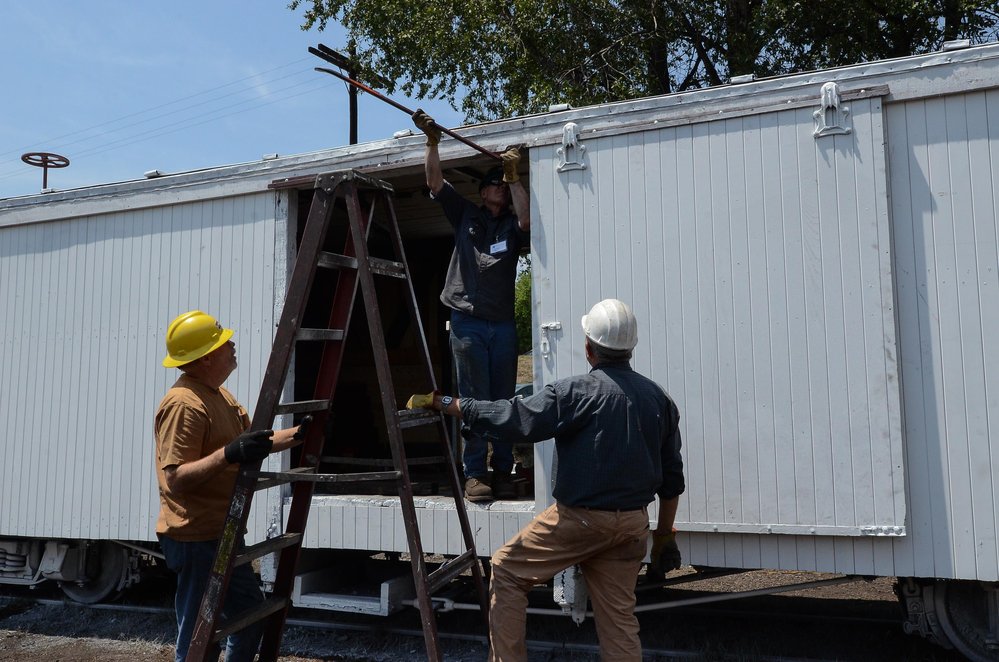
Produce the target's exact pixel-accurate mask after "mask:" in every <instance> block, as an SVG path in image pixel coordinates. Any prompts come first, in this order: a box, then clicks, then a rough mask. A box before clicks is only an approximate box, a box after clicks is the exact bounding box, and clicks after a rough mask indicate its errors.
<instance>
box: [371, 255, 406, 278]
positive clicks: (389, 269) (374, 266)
mask: <svg viewBox="0 0 999 662" xmlns="http://www.w3.org/2000/svg"><path fill="white" fill-rule="evenodd" d="M368 265H369V266H370V267H371V273H373V274H378V275H379V276H391V277H392V278H405V277H406V268H405V267H404V266H403V264H402V262H395V261H393V260H384V259H382V258H380V257H369V258H368Z"/></svg>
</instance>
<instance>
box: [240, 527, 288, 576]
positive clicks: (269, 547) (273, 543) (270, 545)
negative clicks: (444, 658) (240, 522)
mask: <svg viewBox="0 0 999 662" xmlns="http://www.w3.org/2000/svg"><path fill="white" fill-rule="evenodd" d="M301 540H302V534H301V533H282V534H281V535H279V536H277V537H276V538H268V539H267V540H264V541H262V542H258V543H257V544H255V545H250V546H249V547H247V548H246V549H244V550H243V551H242V552H240V553H239V554H237V555H236V556H235V557H233V559H232V567H234V568H235V567H238V566H241V565H245V564H247V563H249V562H250V561H252V560H253V559H259V558H260V557H261V556H267V555H268V554H270V553H271V552H276V551H277V550H279V549H284V548H285V547H291V546H292V545H297V544H298V543H299V541H301Z"/></svg>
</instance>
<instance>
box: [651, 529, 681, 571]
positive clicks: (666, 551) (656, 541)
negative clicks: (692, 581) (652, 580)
mask: <svg viewBox="0 0 999 662" xmlns="http://www.w3.org/2000/svg"><path fill="white" fill-rule="evenodd" d="M681 564H682V561H681V559H680V548H679V547H677V546H676V531H671V532H669V533H658V532H657V531H653V532H652V552H651V553H650V554H649V567H648V570H647V571H646V572H647V573H648V574H649V575H651V576H653V577H665V576H666V573H668V572H669V571H670V570H678V569H679V568H680V565H681Z"/></svg>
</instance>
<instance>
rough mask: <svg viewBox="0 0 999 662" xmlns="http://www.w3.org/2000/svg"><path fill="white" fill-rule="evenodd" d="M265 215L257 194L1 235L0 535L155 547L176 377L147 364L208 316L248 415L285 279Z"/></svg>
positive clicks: (270, 211) (269, 205)
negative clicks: (171, 326) (231, 346)
mask: <svg viewBox="0 0 999 662" xmlns="http://www.w3.org/2000/svg"><path fill="white" fill-rule="evenodd" d="M275 208H276V206H275V195H274V194H273V193H270V192H268V193H261V194H257V195H252V196H243V197H237V198H228V199H218V200H207V201H203V202H197V203H189V204H180V205H172V206H165V207H158V208H151V209H145V210H136V211H123V212H118V213H108V214H101V215H94V216H88V217H83V218H73V219H66V220H60V221H53V222H46V223H37V224H27V225H15V226H9V227H5V228H2V229H0V309H2V310H3V317H2V321H0V327H2V328H0V337H2V339H3V340H2V342H3V347H4V356H5V361H4V369H3V371H2V372H0V375H2V376H0V395H2V397H0V411H2V414H0V418H2V419H3V420H4V422H5V425H6V434H5V438H4V441H3V447H4V452H3V455H4V460H3V464H2V468H0V503H2V504H3V507H2V508H0V535H16V536H37V537H45V536H53V537H71V538H110V539H116V538H117V539H131V540H151V539H153V538H154V530H155V524H156V517H157V513H158V510H159V500H158V495H157V488H156V480H155V475H154V469H153V467H154V459H153V454H154V442H153V433H152V429H153V413H154V411H155V409H156V406H157V404H158V403H159V401H160V399H161V398H162V396H163V394H164V393H165V392H166V390H167V388H169V386H170V384H171V383H172V382H173V381H174V380H175V379H176V377H177V375H178V372H177V371H176V370H167V369H163V368H159V369H158V370H157V371H156V372H154V373H153V374H154V375H155V379H148V378H146V377H145V375H147V374H148V372H147V371H148V366H150V365H154V366H158V365H159V362H160V361H161V360H162V358H163V354H164V333H165V330H166V326H167V323H168V322H169V321H170V319H172V318H173V317H174V316H176V315H177V314H179V313H181V312H183V311H185V310H189V309H192V308H201V309H204V310H206V311H209V312H212V313H213V314H215V315H216V316H217V317H218V318H219V319H220V321H221V322H222V323H223V324H225V325H228V326H231V327H233V328H234V329H235V331H236V335H235V340H236V343H237V352H238V358H239V363H240V367H239V368H238V369H237V371H236V373H235V374H234V375H233V377H232V378H230V380H229V382H228V383H227V387H228V388H229V389H230V390H232V391H233V392H234V393H235V394H236V396H237V397H238V398H239V399H240V401H241V402H243V403H245V404H246V405H247V407H249V408H251V411H252V407H253V404H254V401H255V400H256V397H257V392H258V390H259V385H260V382H261V378H262V372H263V366H264V364H265V362H266V359H267V355H268V353H269V351H270V343H271V338H272V328H273V309H274V301H275V299H276V298H277V296H276V295H277V293H276V292H275V282H276V277H275V271H280V270H283V269H284V268H285V264H284V262H283V258H282V261H281V263H280V264H275V242H276V234H275V233H276V232H277V231H278V230H277V227H278V225H279V223H278V221H277V219H276V218H275ZM280 227H281V230H280V231H281V232H284V230H283V228H284V221H283V219H282V221H281V222H280ZM281 244H282V245H283V241H282V242H281ZM277 281H280V282H283V281H282V279H281V278H280V277H278V278H277ZM280 294H281V296H282V297H283V290H282V291H281V293H280Z"/></svg>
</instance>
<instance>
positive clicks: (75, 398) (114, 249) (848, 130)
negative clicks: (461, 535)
mask: <svg viewBox="0 0 999 662" xmlns="http://www.w3.org/2000/svg"><path fill="white" fill-rule="evenodd" d="M997 88H999V45H986V46H981V47H975V48H964V49H950V50H945V51H943V52H940V53H936V54H931V55H926V56H919V57H911V58H902V59H898V60H891V61H885V62H877V63H871V64H865V65H858V66H853V67H844V68H839V69H833V70H827V71H820V72H812V73H807V74H800V75H794V76H787V77H781V78H775V79H768V80H761V81H756V82H751V83H746V84H741V85H728V86H722V87H717V88H711V89H706V90H699V91H693V92H687V93H683V94H676V95H669V96H664V97H656V98H648V99H640V100H635V101H628V102H620V103H614V104H606V105H602V106H595V107H591V108H582V109H570V110H561V111H558V112H551V113H547V114H540V115H534V116H529V117H523V118H516V119H510V120H504V121H500V122H493V123H489V124H483V125H477V126H471V127H465V128H464V129H462V133H463V134H464V135H465V136H466V137H468V138H471V139H472V140H475V141H477V142H479V143H481V144H483V145H484V146H486V147H489V148H492V149H497V150H498V149H502V148H503V147H505V146H506V145H509V144H514V143H519V144H524V145H526V146H527V148H528V153H529V159H528V161H529V164H528V170H529V181H530V190H531V205H532V215H533V219H534V225H533V231H532V246H531V251H532V258H533V260H532V264H533V297H534V300H533V303H534V322H535V324H534V327H535V336H534V340H535V342H534V347H535V352H534V357H535V358H534V361H535V366H534V367H535V381H536V383H538V384H543V383H547V382H550V381H552V380H554V379H557V378H560V377H565V376H568V375H571V374H573V373H578V372H581V371H583V370H585V368H586V364H585V360H584V358H583V353H582V331H581V329H580V327H579V317H580V315H581V314H582V313H583V312H585V311H586V310H587V309H588V307H589V305H591V304H592V303H593V302H594V301H596V300H598V299H601V298H604V297H608V296H615V297H618V298H621V299H624V300H626V301H629V302H630V303H632V305H633V306H634V308H635V310H636V313H637V315H638V319H639V323H640V331H639V337H640V343H639V346H638V348H637V351H636V355H635V360H634V365H635V367H636V369H638V370H639V371H640V372H643V373H644V374H647V375H649V376H650V377H652V378H654V379H656V380H657V381H659V382H660V383H661V384H663V385H664V386H665V387H666V388H667V390H668V391H669V392H670V393H671V394H672V395H673V397H674V398H675V399H676V401H677V404H678V405H679V407H680V410H681V414H682V421H681V424H682V434H683V439H684V459H685V466H686V476H687V484H688V490H687V493H686V494H685V495H684V497H683V498H682V500H681V507H680V512H679V514H678V522H677V526H678V528H679V529H680V530H681V531H682V532H683V534H682V535H681V537H680V540H681V548H682V550H683V554H684V558H685V560H686V561H687V562H688V563H691V564H694V565H704V566H722V567H728V568H774V569H796V570H814V571H821V572H834V573H843V574H849V575H878V576H895V577H899V578H901V583H900V584H901V592H902V593H903V599H904V601H905V603H906V605H907V607H908V608H909V612H910V614H909V626H910V627H911V628H912V629H914V630H918V631H920V632H922V633H923V634H926V635H932V636H935V637H936V638H937V639H938V640H940V641H943V642H946V641H947V640H948V639H949V640H950V641H951V643H954V644H956V645H957V646H959V647H960V648H961V649H962V650H963V651H964V652H965V653H966V654H968V655H970V656H979V657H982V658H986V657H988V656H989V655H994V654H995V650H996V649H995V648H994V642H995V640H996V639H999V625H997V623H999V595H997V592H996V590H995V588H994V586H995V585H994V583H995V582H997V581H999V538H997V528H999V515H997V495H999V486H997V484H996V481H995V480H994V479H993V475H994V474H996V473H999V472H997V471H996V470H997V469H999V454H994V453H993V451H992V446H991V443H990V439H991V437H992V426H993V425H995V422H996V421H999V396H997V395H996V394H997V393H999V236H997V221H996V216H997V212H999V209H997V207H999V199H997V186H996V183H997V181H999V161H997V159H999V157H997V156H996V155H997V154H999V118H997V117H999V116H997V115H996V113H995V112H994V111H993V112H990V108H994V107H996V105H997V101H999V97H997V94H999V92H997ZM407 122H408V120H407V118H405V116H400V119H399V127H405V126H406V125H407ZM390 132H391V129H389V128H387V130H386V134H388V133H390ZM422 145H423V139H422V137H421V136H419V135H415V136H413V135H409V134H407V133H406V132H402V133H400V134H397V136H396V137H395V138H393V139H390V140H384V141H379V142H373V143H368V144H365V145H359V146H352V147H344V148H339V149H332V150H326V151H322V152H316V153H314V154H306V155H299V156H294V157H283V158H276V159H268V160H262V161H260V162H256V163H248V164H241V165H235V166H227V167H221V168H216V169H210V170H203V171H197V172H190V173H182V174H177V175H169V176H165V177H159V178H155V179H148V180H139V181H134V182H125V183H121V184H113V185H107V186H95V187H90V188H85V189H79V190H73V191H64V192H55V193H48V194H44V195H33V196H26V197H23V198H13V199H8V200H2V201H0V306H2V310H3V313H4V316H3V319H2V322H0V324H2V333H0V338H2V342H3V346H4V350H5V351H4V355H5V357H6V360H5V362H4V367H3V371H2V375H0V409H2V418H3V420H4V421H5V422H6V427H7V432H8V434H7V436H6V439H5V441H4V461H3V465H2V467H0V503H2V504H3V507H2V508H0V582H2V581H8V582H16V583H33V582H37V581H41V580H43V579H45V578H51V579H56V580H60V581H62V582H63V583H64V586H67V587H69V589H70V590H69V591H68V592H70V593H71V595H72V594H73V593H72V591H75V592H76V597H78V599H99V598H100V597H103V595H104V594H106V592H107V591H109V590H111V589H113V588H117V587H119V586H120V585H122V584H124V583H127V582H128V581H130V579H131V578H132V577H133V573H132V572H131V570H130V569H129V563H130V562H132V561H133V560H134V559H133V557H132V554H131V553H128V552H125V551H122V550H125V549H135V548H140V549H149V548H150V547H151V546H150V545H149V543H151V542H153V541H154V540H155V536H154V535H153V528H154V523H155V518H156V511H157V498H156V484H155V480H154V476H153V470H152V450H153V446H152V435H151V426H152V422H151V421H152V413H153V410H154V408H155V406H156V404H157V402H158V400H159V397H160V396H161V394H162V393H163V392H164V391H165V389H166V388H167V386H168V385H169V383H170V382H171V380H172V379H173V378H174V375H173V374H171V371H166V370H164V369H162V368H160V367H159V360H160V358H161V354H162V351H163V341H162V336H163V329H164V327H165V324H166V322H167V321H168V320H169V319H171V318H172V316H173V315H175V314H176V313H178V312H180V311H181V310H184V309H187V308H193V307H201V308H204V309H208V310H211V311H212V312H214V313H216V314H217V315H218V316H219V317H220V318H221V319H222V320H223V321H224V322H225V323H227V324H229V325H232V326H233V327H234V328H235V329H236V339H237V342H238V344H239V355H240V368H239V369H238V370H237V372H236V373H235V375H234V377H233V379H232V380H231V381H230V386H231V387H232V388H233V390H234V391H235V393H236V394H237V396H238V397H239V399H240V400H241V401H243V402H244V403H245V404H247V405H248V406H249V407H251V408H252V406H253V404H254V400H255V397H256V389H257V388H258V386H259V383H260V379H261V373H262V369H263V365H264V363H265V360H266V356H267V353H268V350H269V341H270V339H271V337H272V332H273V324H274V322H275V320H276V319H277V313H278V311H279V310H280V305H281V299H282V295H283V291H284V285H285V282H286V275H287V273H288V269H289V267H290V264H291V260H292V259H293V258H292V256H293V254H294V250H295V238H296V232H297V230H298V229H299V226H300V224H301V221H302V220H303V219H304V215H305V213H306V212H307V206H308V202H309V188H310V186H309V184H308V180H309V177H310V176H313V175H315V174H318V173H321V172H327V171H331V170H339V169H344V168H358V169H361V170H363V171H365V172H368V173H370V174H373V175H375V176H378V177H380V178H383V179H386V180H387V181H389V182H391V183H392V184H393V185H394V186H395V188H396V191H397V194H398V195H397V205H398V206H397V211H398V212H399V216H400V220H401V224H402V229H403V234H404V237H406V239H407V242H408V244H409V245H410V247H411V248H410V256H409V257H410V262H411V266H414V272H416V271H420V272H421V275H420V277H419V278H420V280H419V282H417V291H418V292H419V293H421V297H422V299H423V302H422V305H424V306H425V316H424V320H425V322H426V325H427V327H428V329H427V332H428V334H429V336H430V341H431V346H432V350H433V351H434V352H435V356H437V358H438V365H439V366H440V367H441V368H442V371H443V370H444V369H445V368H446V367H447V365H448V364H447V360H446V357H444V355H446V344H445V343H444V342H443V340H442V338H443V337H444V336H443V319H444V315H443V313H442V312H441V311H440V309H439V306H438V304H437V302H436V294H437V292H438V291H439V286H440V280H441V279H442V278H443V270H444V266H445V262H446V257H447V253H448V250H449V245H450V237H449V227H448V226H447V224H446V223H445V222H444V221H443V219H442V218H441V217H440V213H439V210H438V209H437V207H436V205H435V203H433V202H432V201H429V200H428V199H427V198H426V196H425V195H423V191H422V153H423V146H422ZM442 157H443V159H444V162H445V167H446V169H447V177H448V178H449V179H450V180H451V181H453V182H454V183H455V184H456V185H457V186H458V187H459V188H460V189H462V190H465V191H468V192H472V191H474V182H475V177H474V174H475V172H481V171H482V170H483V169H484V168H485V167H487V166H488V165H490V164H489V162H488V160H487V159H485V158H484V157H482V156H480V155H477V154H474V153H470V150H468V148H466V147H464V146H462V145H460V144H458V143H457V142H454V141H447V140H446V141H445V142H444V143H443V144H442ZM414 277H415V273H414ZM362 367H363V366H362ZM289 388H291V387H289ZM551 455H552V444H551V442H546V443H544V444H540V445H538V446H537V447H536V463H535V466H536V469H535V484H536V485H537V486H538V489H537V490H536V495H535V496H536V498H535V500H534V501H509V502H506V501H504V502H495V503H493V504H489V505H488V506H481V505H475V504H471V505H469V512H470V517H471V520H472V524H473V529H474V530H475V531H476V536H477V538H476V543H477V547H478V551H479V552H480V554H482V555H487V554H489V553H490V552H491V551H493V550H494V549H495V548H496V547H497V546H499V545H500V544H501V543H502V542H503V541H504V540H505V539H506V538H508V537H509V536H510V535H511V534H512V533H513V532H514V531H516V530H517V529H518V528H519V527H520V526H522V525H523V523H525V522H526V521H527V520H528V519H529V518H530V517H531V516H532V515H533V513H534V512H536V511H538V510H540V509H542V508H543V507H544V506H545V505H546V504H547V502H548V501H549V500H550V494H549V492H548V491H547V489H546V488H547V486H548V483H549V474H550V469H551V464H552V459H551ZM271 462H273V463H275V464H276V463H278V462H287V458H274V459H272V460H271ZM418 506H419V507H420V518H421V527H422V530H423V534H424V538H423V542H424V546H425V548H426V549H427V551H428V552H432V553H440V554H450V553H456V552H457V551H459V550H460V548H461V545H460V544H459V542H458V540H457V537H456V535H455V527H454V526H453V525H452V524H449V521H450V519H449V518H450V516H451V515H453V504H452V502H451V500H450V499H449V498H448V497H434V496H429V497H425V498H422V499H420V500H419V502H418ZM282 516H283V515H282V508H281V502H280V499H279V498H277V497H271V498H269V499H264V500H259V501H258V503H256V504H255V515H254V518H253V520H252V525H251V531H250V537H251V538H252V539H259V538H262V537H265V536H266V535H268V534H269V532H271V531H274V530H277V529H278V528H279V526H280V519H281V517H282ZM108 541H116V542H122V543H126V544H128V545H131V547H121V548H119V547H117V546H115V545H112V544H110V543H109V542H108ZM306 546H307V547H309V548H311V549H316V550H320V549H344V550H372V551H389V552H391V551H405V550H406V543H405V535H404V533H403V529H402V523H401V517H400V511H399V508H398V502H397V500H395V499H393V498H391V497H377V496H360V495H326V496H320V497H318V498H317V499H316V500H315V503H314V506H313V512H312V514H311V516H310V527H309V529H308V533H307V542H306ZM95 550H100V552H99V554H100V555H101V556H102V557H104V558H105V561H104V563H103V566H107V567H110V568H111V570H109V571H107V572H106V573H104V574H107V575H108V576H109V577H110V579H108V580H107V581H97V580H94V579H93V578H92V577H90V576H89V575H87V573H86V572H85V571H84V570H80V568H81V562H80V560H79V559H80V558H81V557H85V556H86V555H88V554H92V553H97V552H95ZM108 558H113V562H110V561H108V560H107V559H108ZM119 566H120V568H119ZM111 584H114V586H113V587H112V586H111ZM958 619H962V620H969V619H970V621H971V626H970V627H963V626H962V627H960V628H959V627H955V621H956V620H958ZM957 630H961V631H960V632H958V631H957Z"/></svg>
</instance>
